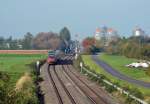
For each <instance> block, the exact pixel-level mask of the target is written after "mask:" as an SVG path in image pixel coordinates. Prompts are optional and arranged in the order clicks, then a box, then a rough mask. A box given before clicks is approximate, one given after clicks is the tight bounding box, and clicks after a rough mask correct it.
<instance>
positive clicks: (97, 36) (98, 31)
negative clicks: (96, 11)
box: [94, 28, 101, 40]
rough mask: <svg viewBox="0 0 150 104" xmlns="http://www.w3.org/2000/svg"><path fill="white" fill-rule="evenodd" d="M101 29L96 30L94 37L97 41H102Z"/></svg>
mask: <svg viewBox="0 0 150 104" xmlns="http://www.w3.org/2000/svg"><path fill="white" fill-rule="evenodd" d="M100 32H101V31H100V28H97V29H96V32H95V35H94V38H95V39H96V40H100V39H101V36H100Z"/></svg>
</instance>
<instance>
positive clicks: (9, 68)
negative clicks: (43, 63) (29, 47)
mask: <svg viewBox="0 0 150 104" xmlns="http://www.w3.org/2000/svg"><path fill="white" fill-rule="evenodd" d="M45 56H46V55H42V54H29V55H25V54H24V55H21V54H19V55H18V54H0V71H2V72H6V73H8V74H9V75H10V80H11V83H12V84H15V83H16V81H17V80H18V79H19V78H20V77H21V76H22V75H23V74H24V73H25V72H29V73H30V72H31V71H32V70H33V69H32V68H31V67H30V65H31V64H32V63H33V62H36V61H37V60H41V59H43V58H45Z"/></svg>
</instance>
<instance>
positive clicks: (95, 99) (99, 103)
mask: <svg viewBox="0 0 150 104" xmlns="http://www.w3.org/2000/svg"><path fill="white" fill-rule="evenodd" d="M62 67H63V70H64V72H65V73H66V74H67V75H68V76H69V77H70V78H71V79H72V80H73V81H74V82H75V83H76V85H77V86H78V87H79V88H80V89H81V90H82V91H83V92H84V93H85V94H86V96H87V97H88V98H89V99H90V100H91V102H92V103H93V104H109V103H107V102H106V101H105V100H104V99H103V98H102V97H101V96H99V95H98V94H97V93H96V92H95V91H94V90H93V89H92V88H90V87H89V86H88V85H87V84H86V83H84V82H83V81H82V80H81V79H79V78H78V77H77V76H76V75H75V74H73V73H72V72H71V71H70V70H71V69H68V67H67V66H66V67H64V66H62Z"/></svg>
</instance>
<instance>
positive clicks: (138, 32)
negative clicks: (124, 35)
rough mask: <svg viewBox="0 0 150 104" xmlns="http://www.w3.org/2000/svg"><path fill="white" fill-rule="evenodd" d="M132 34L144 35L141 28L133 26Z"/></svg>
mask: <svg viewBox="0 0 150 104" xmlns="http://www.w3.org/2000/svg"><path fill="white" fill-rule="evenodd" d="M133 36H136V37H138V36H145V31H144V30H142V29H141V28H140V27H135V29H134V30H133Z"/></svg>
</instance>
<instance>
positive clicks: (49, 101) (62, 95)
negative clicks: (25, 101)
mask: <svg viewBox="0 0 150 104" xmlns="http://www.w3.org/2000/svg"><path fill="white" fill-rule="evenodd" d="M63 59H64V60H62V62H59V63H58V64H57V65H48V64H44V65H43V66H42V67H41V73H40V74H41V77H42V78H43V81H42V82H41V83H40V87H41V90H42V92H43V94H44V104H120V103H118V101H117V100H116V99H115V98H113V97H112V96H110V95H109V94H108V93H107V92H106V91H105V90H104V89H102V88H101V87H100V86H98V85H97V84H96V83H94V82H91V81H90V80H88V79H87V76H84V75H81V74H80V73H79V72H78V71H77V70H76V69H75V68H74V67H73V66H72V64H71V62H70V61H71V60H72V57H70V56H65V57H64V58H63ZM70 59H71V60H70ZM67 61H68V62H67Z"/></svg>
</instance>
